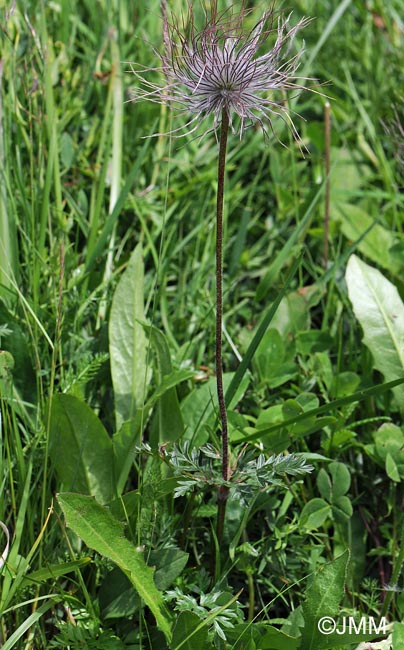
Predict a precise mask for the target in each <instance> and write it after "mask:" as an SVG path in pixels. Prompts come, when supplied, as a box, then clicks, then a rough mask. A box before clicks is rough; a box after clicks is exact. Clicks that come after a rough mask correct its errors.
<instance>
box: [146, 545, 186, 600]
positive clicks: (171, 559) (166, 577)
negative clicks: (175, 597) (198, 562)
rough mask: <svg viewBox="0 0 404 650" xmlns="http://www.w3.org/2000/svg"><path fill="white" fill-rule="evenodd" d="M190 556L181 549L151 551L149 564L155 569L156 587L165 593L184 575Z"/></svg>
mask: <svg viewBox="0 0 404 650" xmlns="http://www.w3.org/2000/svg"><path fill="white" fill-rule="evenodd" d="M188 557H189V554H188V553H185V551H181V550H180V549H179V548H160V549H157V550H156V551H151V552H150V553H149V555H148V558H147V564H148V565H149V566H154V567H155V573H154V582H155V584H156V587H158V589H160V590H161V591H165V590H166V589H168V587H170V586H171V585H172V584H173V582H174V580H175V579H176V578H177V577H178V576H179V575H180V574H181V573H182V571H183V569H184V568H185V566H186V564H187V562H188Z"/></svg>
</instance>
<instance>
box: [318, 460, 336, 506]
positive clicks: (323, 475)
mask: <svg viewBox="0 0 404 650" xmlns="http://www.w3.org/2000/svg"><path fill="white" fill-rule="evenodd" d="M317 487H318V489H319V491H320V494H321V496H322V497H323V499H325V500H326V501H328V503H331V500H332V485H331V479H330V477H329V475H328V473H327V472H326V471H325V469H323V468H321V469H320V471H319V473H318V474H317Z"/></svg>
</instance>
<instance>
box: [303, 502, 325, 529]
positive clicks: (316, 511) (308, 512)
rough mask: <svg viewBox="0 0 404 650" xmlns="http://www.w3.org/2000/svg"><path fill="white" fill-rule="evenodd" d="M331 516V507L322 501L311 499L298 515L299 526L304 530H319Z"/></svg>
mask: <svg viewBox="0 0 404 650" xmlns="http://www.w3.org/2000/svg"><path fill="white" fill-rule="evenodd" d="M330 515H331V506H330V505H329V504H328V503H327V502H326V501H324V499H318V498H315V499H311V500H310V501H309V502H308V503H306V505H305V506H304V508H303V510H302V512H301V515H300V525H301V526H303V527H304V528H319V527H320V526H322V525H323V523H324V522H325V520H326V519H327V517H329V516H330Z"/></svg>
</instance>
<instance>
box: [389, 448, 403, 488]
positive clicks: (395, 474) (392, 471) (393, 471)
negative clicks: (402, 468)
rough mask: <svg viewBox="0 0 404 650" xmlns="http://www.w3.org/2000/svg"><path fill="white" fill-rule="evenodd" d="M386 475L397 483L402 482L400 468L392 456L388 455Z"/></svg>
mask: <svg viewBox="0 0 404 650" xmlns="http://www.w3.org/2000/svg"><path fill="white" fill-rule="evenodd" d="M386 474H387V476H388V477H389V478H391V480H392V481H394V482H395V483H399V482H400V481H401V478H400V473H399V471H398V467H397V465H396V463H395V462H394V458H393V457H392V456H390V454H387V456H386Z"/></svg>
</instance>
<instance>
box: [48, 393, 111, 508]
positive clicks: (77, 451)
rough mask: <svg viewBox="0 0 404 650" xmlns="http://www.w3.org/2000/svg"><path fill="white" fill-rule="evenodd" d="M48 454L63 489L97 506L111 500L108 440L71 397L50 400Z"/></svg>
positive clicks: (95, 419)
mask: <svg viewBox="0 0 404 650" xmlns="http://www.w3.org/2000/svg"><path fill="white" fill-rule="evenodd" d="M49 455H50V458H51V461H52V464H53V467H54V469H55V471H56V474H57V477H58V479H59V481H60V483H62V484H63V487H64V488H65V489H67V490H69V491H74V492H83V493H85V494H89V495H91V496H94V497H96V498H97V500H98V501H99V502H100V503H106V502H107V501H111V500H112V499H113V498H114V497H115V482H114V466H113V465H114V456H113V446H112V440H111V438H110V437H109V435H108V433H107V432H106V430H105V429H104V427H103V425H102V424H101V421H100V420H99V419H98V417H97V416H96V415H95V413H94V412H93V411H92V410H91V409H90V408H89V407H88V406H87V404H85V403H84V402H82V401H81V400H79V399H78V398H77V397H73V395H65V394H60V395H55V396H54V397H53V400H52V409H51V421H50V432H49Z"/></svg>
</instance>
